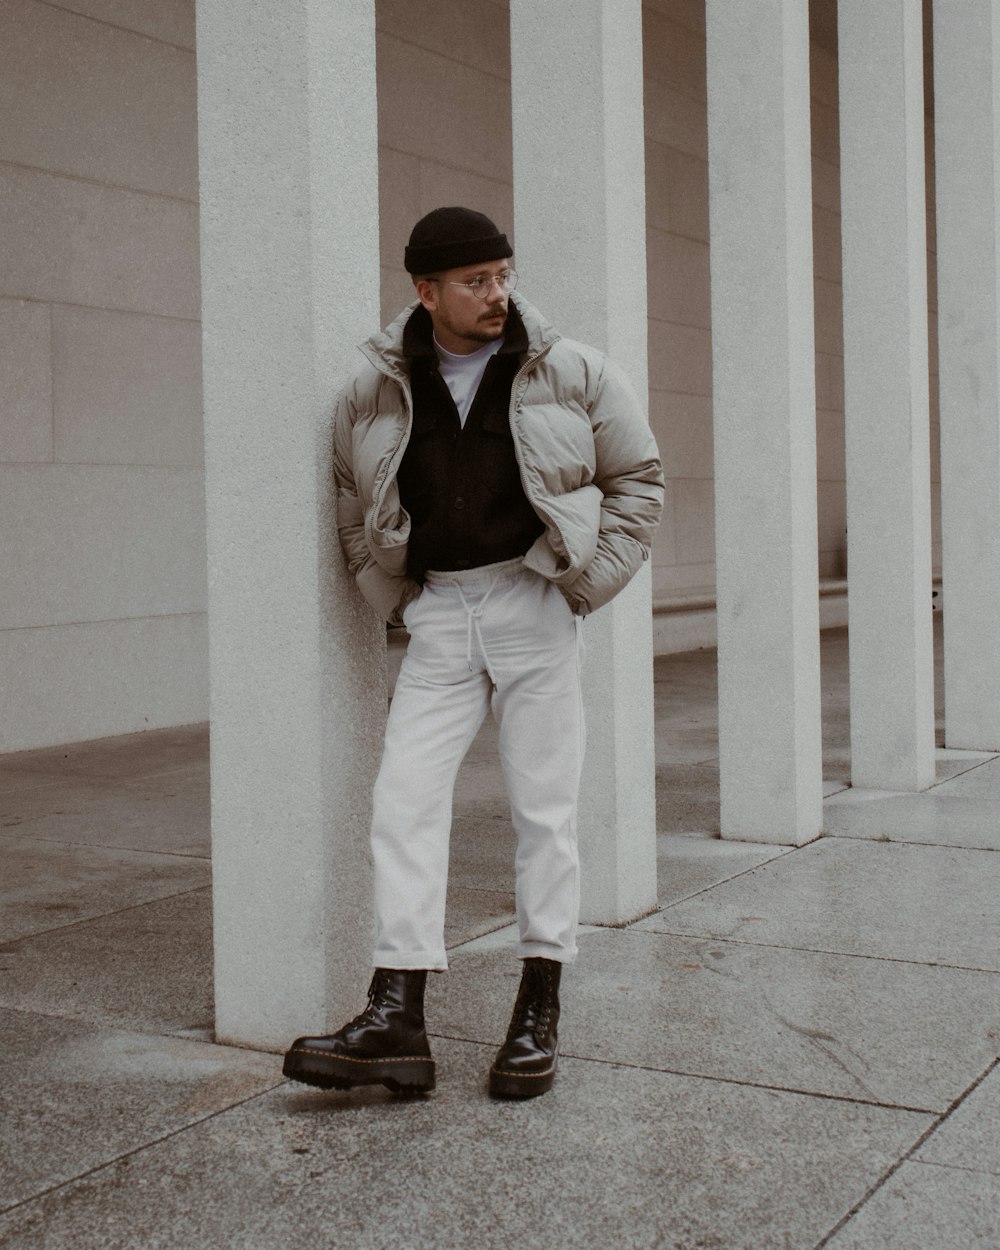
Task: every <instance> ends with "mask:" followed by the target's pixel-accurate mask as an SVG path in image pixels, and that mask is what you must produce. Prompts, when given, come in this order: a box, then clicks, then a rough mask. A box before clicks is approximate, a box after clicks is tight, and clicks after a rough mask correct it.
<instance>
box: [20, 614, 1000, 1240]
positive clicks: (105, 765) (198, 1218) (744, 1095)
mask: <svg viewBox="0 0 1000 1250" xmlns="http://www.w3.org/2000/svg"><path fill="white" fill-rule="evenodd" d="M714 658H715V657H714V654H713V653H711V652H702V653H693V654H690V655H684V656H675V657H671V658H668V659H662V660H660V661H658V663H657V670H656V690H657V727H658V751H657V757H658V818H659V828H660V830H661V836H660V849H661V873H660V883H661V904H662V906H661V910H660V911H659V912H658V913H657V914H656V915H654V916H651V917H649V918H647V919H645V920H643V921H641V922H639V923H637V924H634V925H632V926H631V927H629V928H627V929H590V930H587V931H586V932H585V933H584V934H583V935H582V939H581V958H580V960H579V962H578V964H577V965H575V967H574V968H573V969H572V970H571V971H570V973H569V974H568V976H567V978H566V982H565V984H566V990H565V996H564V999H565V1001H564V1028H563V1030H562V1035H563V1052H564V1057H563V1060H562V1063H561V1068H560V1075H559V1079H558V1081H557V1083H556V1087H555V1089H554V1090H553V1091H552V1092H551V1093H550V1094H548V1095H546V1096H545V1097H544V1098H541V1099H538V1100H533V1101H531V1102H528V1103H526V1104H524V1105H516V1104H513V1105H512V1104H495V1103H492V1102H490V1101H489V1100H488V1099H487V1098H486V1096H485V1093H484V1088H485V1072H486V1068H487V1066H488V1063H489V1060H490V1057H491V1054H492V1051H493V1048H494V1047H495V1045H496V1044H497V1042H498V1041H499V1040H500V1038H501V1036H502V1034H503V1032H504V1029H505V1026H506V1018H507V1013H508V1011H509V1008H510V1003H511V1000H512V998H513V994H514V990H515V988H516V973H517V968H516V964H515V961H514V960H513V957H512V954H511V931H510V929H509V922H510V919H511V910H512V899H511V875H510V869H509V866H508V862H507V861H508V857H509V856H508V852H509V849H510V838H509V834H508V833H507V831H506V824H505V820H504V804H503V797H502V792H501V789H500V782H499V778H498V775H497V772H496V769H495V767H494V765H493V763H492V759H491V747H492V743H491V740H490V734H489V730H488V729H487V730H485V731H484V733H483V735H482V736H481V738H480V740H479V741H478V742H477V743H476V745H475V747H474V749H473V753H472V756H471V757H470V759H469V761H468V763H467V766H466V767H465V769H464V771H463V776H462V780H461V782H460V786H459V792H458V802H457V807H456V828H455V835H456V836H455V850H454V857H453V872H452V879H453V892H452V893H453V899H452V901H453V907H452V924H451V927H450V930H449V937H450V942H451V946H452V952H451V960H452V970H451V972H450V973H448V974H447V976H442V977H435V978H433V979H432V982H431V985H430V987H429V991H428V1008H429V1016H430V1021H431V1025H432V1029H433V1032H434V1034H435V1042H434V1049H435V1053H436V1056H437V1059H438V1068H439V1083H438V1088H437V1090H436V1091H435V1093H434V1094H432V1095H431V1096H430V1097H428V1098H426V1099H423V1100H420V1101H400V1100H396V1099H394V1098H392V1097H391V1096H390V1095H389V1094H387V1093H386V1092H385V1091H383V1090H375V1091H372V1090H369V1091H354V1092H352V1093H350V1094H335V1093H330V1094H323V1093H320V1092H318V1091H312V1090H307V1089H305V1088H303V1087H298V1086H294V1085H292V1084H289V1083H287V1082H284V1081H283V1080H282V1078H281V1074H280V1062H279V1060H278V1059H277V1058H276V1057H275V1056H273V1055H266V1054H257V1053H253V1052H250V1051H245V1050H237V1049H232V1048H227V1047H220V1046H215V1045H213V1044H212V1043H211V1019H212V1003H211V983H210V975H211V968H210V933H209V925H210V918H209V893H208V882H209V862H208V851H209V838H208V814H207V788H208V781H207V761H206V751H207V739H206V734H205V731H204V729H203V728H199V727H194V728H190V729H182V730H175V731H166V732H157V733H149V734H144V735H136V736H133V737H128V738H118V739H109V740H106V741H104V742H100V743H91V744H81V745H78V746H74V747H71V748H59V749H53V750H48V751H35V752H30V753H22V754H20V755H17V756H7V757H5V758H0V787H2V803H0V813H2V821H0V823H2V829H0V850H2V853H3V863H4V866H5V871H4V875H3V882H2V891H0V898H2V902H3V912H2V919H0V941H2V943H3V945H2V946H0V1036H2V1039H3V1047H2V1059H0V1062H2V1083H0V1104H2V1105H0V1117H2V1119H0V1123H2V1126H3V1127H2V1155H0V1245H2V1246H3V1247H10V1248H11V1250H15V1248H16V1250H22V1248H24V1250H27V1248H29V1247H46V1248H58V1250H62V1248H63V1247H66V1248H69V1247H74V1248H77V1247H79V1248H81V1250H99V1248H101V1247H114V1248H116V1250H117V1248H119V1247H127V1248H130V1250H131V1248H132V1247H139V1248H145V1247H170V1248H178V1250H180V1248H184V1250H201V1248H202V1247H213V1248H215V1247H221V1248H222V1250H228V1248H229V1247H234V1248H239V1250H257V1248H258V1247H259V1248H260V1250H285V1248H294V1250H299V1248H301V1250H330V1248H333V1247H337V1248H338V1250H339V1248H344V1250H348V1248H350V1250H369V1248H371V1250H374V1248H377V1247H402V1248H404V1250H423V1248H426V1250H494V1248H495V1250H590V1248H591V1247H593V1248H595V1250H596V1248H600V1250H618V1248H619V1247H621V1248H630V1247H642V1248H643V1250H647V1248H653V1247H658V1248H661V1250H819V1248H820V1247H830V1248H831V1250H862V1248H864V1250H884V1248H889V1247H892V1248H894V1250H978V1248H980V1247H982V1248H984V1250H997V1247H1000V1070H998V1064H997V1055H998V1031H1000V906H998V898H1000V855H998V854H997V851H998V850H1000V819H998V812H1000V806H998V805H1000V757H994V756H986V755H971V754H967V753H946V752H944V751H939V784H938V785H937V786H936V787H935V788H934V789H933V790H931V791H930V792H928V793H927V794H925V795H922V796H917V797H913V796H905V795H899V796H878V797H875V796H870V795H869V796H866V795H859V794H857V793H854V792H851V791H848V790H845V789H844V784H845V781H846V778H847V775H848V763H849V761H848V751H847V730H846V640H845V638H844V636H843V634H838V633H834V634H830V635H826V636H825V639H824V690H825V702H824V708H825V716H824V721H825V724H824V732H825V749H824V755H825V761H826V775H827V776H828V778H829V785H828V791H829V793H830V798H829V799H828V800H827V828H828V830H829V831H830V833H831V834H833V835H835V836H828V837H825V838H822V839H820V840H819V841H816V842H814V843H812V844H810V845H808V846H805V847H802V848H799V849H795V850H789V849H787V848H783V847H778V846H760V845H749V844H740V843H733V842H722V841H721V840H719V839H718V837H717V836H713V835H714V834H717V830H718V773H717V767H716V759H715V757H716V751H717V747H716V730H715V725H714Z"/></svg>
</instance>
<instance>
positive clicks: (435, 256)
mask: <svg viewBox="0 0 1000 1250" xmlns="http://www.w3.org/2000/svg"><path fill="white" fill-rule="evenodd" d="M513 255H514V252H513V249H512V248H511V246H510V244H509V243H508V242H507V236H506V235H505V234H501V233H500V231H499V230H498V229H497V228H496V226H495V225H494V224H493V222H492V221H490V219H489V218H488V217H487V216H486V215H485V214H484V213H477V212H475V211H474V210H473V209H471V208H435V209H434V211H433V212H430V213H428V214H427V216H426V217H421V218H420V220H419V221H418V222H417V224H416V225H415V226H414V227H413V230H412V231H411V232H410V242H409V244H408V245H407V248H406V255H405V259H404V262H403V263H404V264H405V265H406V271H407V273H411V274H422V273H436V272H437V271H438V270H440V269H458V268H460V267H461V266H462V265H477V264H479V263H480V262H485V261H488V260H505V259H506V258H507V257H508V256H513Z"/></svg>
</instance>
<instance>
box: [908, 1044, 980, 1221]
mask: <svg viewBox="0 0 1000 1250" xmlns="http://www.w3.org/2000/svg"><path fill="white" fill-rule="evenodd" d="M914 1158H915V1159H916V1160H917V1161H918V1162H920V1163H939V1164H942V1165H944V1166H946V1167H955V1168H966V1169H968V1170H969V1171H972V1172H988V1173H990V1174H992V1175H993V1176H1000V1068H997V1067H994V1069H993V1071H992V1072H990V1073H989V1075H988V1076H987V1077H986V1079H985V1080H984V1081H983V1082H982V1084H981V1085H979V1086H978V1087H977V1088H976V1089H974V1090H973V1091H972V1093H971V1094H970V1095H969V1096H968V1098H966V1099H965V1101H964V1102H962V1103H961V1104H960V1105H959V1106H958V1107H957V1108H956V1109H955V1110H954V1111H953V1112H952V1113H951V1115H949V1116H948V1118H947V1119H946V1120H945V1121H944V1123H943V1124H942V1125H941V1126H940V1128H938V1129H935V1131H934V1132H933V1133H932V1134H931V1136H930V1137H929V1138H928V1139H927V1141H925V1142H924V1144H923V1145H922V1146H921V1147H920V1149H919V1150H918V1151H917V1153H916V1154H915V1155H914ZM998 1188H1000V1186H998ZM998 1240H1000V1238H998Z"/></svg>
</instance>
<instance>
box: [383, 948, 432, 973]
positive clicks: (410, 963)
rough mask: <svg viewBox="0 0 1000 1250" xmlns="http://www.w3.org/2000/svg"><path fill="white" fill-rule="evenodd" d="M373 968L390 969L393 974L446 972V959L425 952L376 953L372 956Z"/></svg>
mask: <svg viewBox="0 0 1000 1250" xmlns="http://www.w3.org/2000/svg"><path fill="white" fill-rule="evenodd" d="M372 966H373V967H375V968H391V969H392V970H393V971H394V972H419V971H424V970H426V971H427V972H447V971H448V957H447V955H445V953H444V951H441V952H440V954H433V955H431V954H428V953H427V951H376V952H375V954H374V955H373V956H372Z"/></svg>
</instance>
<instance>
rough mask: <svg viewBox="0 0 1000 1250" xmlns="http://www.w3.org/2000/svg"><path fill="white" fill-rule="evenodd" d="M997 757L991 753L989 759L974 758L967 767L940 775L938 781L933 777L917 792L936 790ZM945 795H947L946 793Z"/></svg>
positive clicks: (994, 761)
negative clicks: (924, 787)
mask: <svg viewBox="0 0 1000 1250" xmlns="http://www.w3.org/2000/svg"><path fill="white" fill-rule="evenodd" d="M938 750H941V748H940V747H939V748H938ZM951 758H954V757H951ZM998 759H1000V755H991V756H990V757H989V759H985V760H976V761H975V763H970V764H969V766H968V768H962V769H960V771H959V772H957V773H951V774H950V775H949V776H947V777H942V778H941V780H940V781H938V780H936V779H935V780H934V781H932V782H931V784H930V785H929V786H928V787H927V790H918V791H917V793H918V794H926V793H927V792H928V791H929V790H936V789H937V788H938V786H943V785H944V784H945V783H946V782H949V781H954V780H955V778H956V777H965V776H967V775H968V774H969V773H974V772H975V771H976V769H977V768H985V767H986V765H987V764H994V763H996V761H997V760H998ZM945 797H948V796H947V795H946V796H945ZM955 797H956V798H958V797H959V796H958V795H956V796H955Z"/></svg>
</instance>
